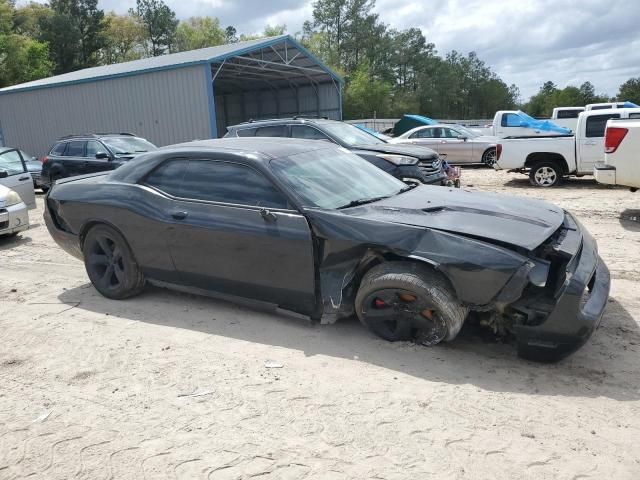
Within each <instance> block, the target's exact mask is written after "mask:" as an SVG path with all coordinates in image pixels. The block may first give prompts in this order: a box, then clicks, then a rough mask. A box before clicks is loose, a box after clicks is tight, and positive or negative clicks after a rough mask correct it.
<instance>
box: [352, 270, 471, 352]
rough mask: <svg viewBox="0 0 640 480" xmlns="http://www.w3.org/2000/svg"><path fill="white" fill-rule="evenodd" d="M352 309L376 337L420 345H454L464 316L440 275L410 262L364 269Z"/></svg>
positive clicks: (463, 309) (461, 308) (460, 306)
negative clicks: (449, 342)
mask: <svg viewBox="0 0 640 480" xmlns="http://www.w3.org/2000/svg"><path fill="white" fill-rule="evenodd" d="M355 308H356V314H357V315H358V318H359V319H360V321H361V322H362V323H363V324H364V325H366V326H367V327H368V328H369V329H370V330H371V331H372V332H373V333H375V334H376V335H378V336H379V337H381V338H383V339H385V340H388V341H390V342H396V341H414V342H416V343H419V344H422V345H425V346H432V345H436V344H438V343H440V342H442V341H451V340H453V339H454V338H455V337H456V335H457V334H458V332H459V331H460V329H461V328H462V324H463V323H464V319H465V318H466V316H467V312H468V309H467V308H466V307H463V306H462V305H461V304H460V302H459V301H458V299H457V298H456V296H455V294H454V293H453V291H452V288H451V287H450V286H449V282H447V280H446V279H445V278H444V277H443V276H442V275H440V274H439V273H437V272H435V271H433V270H432V269H430V268H429V267H427V266H425V265H420V264H418V263H413V262H386V263H382V264H380V265H377V266H375V267H373V268H372V269H371V270H369V271H368V272H367V273H366V274H365V276H364V277H363V279H362V282H361V283H360V288H359V290H358V294H357V295H356V300H355Z"/></svg>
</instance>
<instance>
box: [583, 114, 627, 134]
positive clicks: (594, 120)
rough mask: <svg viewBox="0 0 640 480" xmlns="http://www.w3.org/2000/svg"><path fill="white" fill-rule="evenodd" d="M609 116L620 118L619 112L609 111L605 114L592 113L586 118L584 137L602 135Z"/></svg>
mask: <svg viewBox="0 0 640 480" xmlns="http://www.w3.org/2000/svg"><path fill="white" fill-rule="evenodd" d="M610 118H620V114H619V113H609V114H606V115H592V116H590V117H588V118H587V126H586V130H585V137H590V138H592V137H604V130H605V128H606V127H607V120H609V119H610Z"/></svg>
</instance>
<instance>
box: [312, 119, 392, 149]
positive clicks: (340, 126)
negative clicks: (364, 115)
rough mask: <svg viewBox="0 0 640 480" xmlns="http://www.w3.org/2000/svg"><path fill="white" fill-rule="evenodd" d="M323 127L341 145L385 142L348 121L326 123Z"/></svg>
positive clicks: (352, 145)
mask: <svg viewBox="0 0 640 480" xmlns="http://www.w3.org/2000/svg"><path fill="white" fill-rule="evenodd" d="M323 128H324V129H325V130H327V131H328V132H329V133H330V134H331V135H333V136H334V137H336V138H337V139H338V140H339V141H340V142H341V143H342V144H343V145H348V146H350V147H354V146H356V145H380V144H381V143H387V142H385V141H384V140H382V139H381V138H378V137H376V136H375V135H371V134H370V133H367V132H365V131H363V130H360V129H359V128H358V127H354V126H353V125H351V124H348V123H341V122H336V123H326V124H324V125H323Z"/></svg>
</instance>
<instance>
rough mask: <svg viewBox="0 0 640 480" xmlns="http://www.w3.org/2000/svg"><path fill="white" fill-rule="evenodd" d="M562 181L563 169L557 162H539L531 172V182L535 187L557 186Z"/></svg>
mask: <svg viewBox="0 0 640 480" xmlns="http://www.w3.org/2000/svg"><path fill="white" fill-rule="evenodd" d="M561 181H562V169H561V168H560V166H559V165H558V164H557V163H555V162H538V163H536V164H535V165H533V167H531V171H530V172H529V182H530V183H531V185H533V186H535V187H544V188H546V187H555V186H557V185H559V184H560V182H561Z"/></svg>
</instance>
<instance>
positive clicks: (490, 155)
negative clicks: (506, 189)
mask: <svg viewBox="0 0 640 480" xmlns="http://www.w3.org/2000/svg"><path fill="white" fill-rule="evenodd" d="M482 163H484V164H485V165H486V166H487V167H493V164H494V163H496V149H495V148H490V149H488V150H487V151H486V152H484V153H483V154H482Z"/></svg>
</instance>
